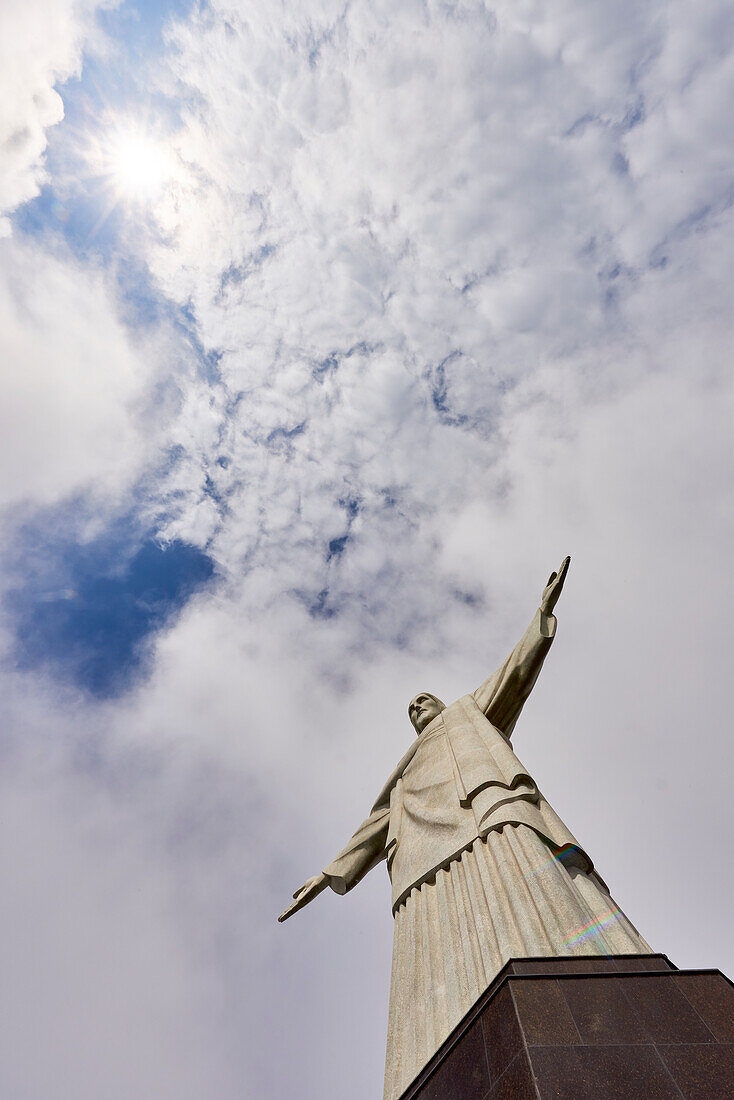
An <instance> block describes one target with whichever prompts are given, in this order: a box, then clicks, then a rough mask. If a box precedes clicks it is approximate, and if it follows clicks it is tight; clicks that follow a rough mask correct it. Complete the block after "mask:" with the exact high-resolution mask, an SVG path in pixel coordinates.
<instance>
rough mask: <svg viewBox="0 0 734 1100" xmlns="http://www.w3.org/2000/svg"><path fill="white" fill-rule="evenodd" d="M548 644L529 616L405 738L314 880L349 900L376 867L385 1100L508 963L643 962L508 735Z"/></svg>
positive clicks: (541, 618)
mask: <svg viewBox="0 0 734 1100" xmlns="http://www.w3.org/2000/svg"><path fill="white" fill-rule="evenodd" d="M555 631H556V619H555V617H554V616H552V615H545V614H544V613H543V612H542V611H541V610H538V612H537V613H536V615H535V618H534V619H533V621H532V623H531V624H530V626H529V628H528V630H527V631H526V632H525V635H524V636H523V638H522V639H521V641H520V642H519V643H518V645H517V646H516V647H515V649H514V650H513V651H512V653H511V654H510V656H509V657H508V658H507V660H506V661H505V663H504V665H503V666H502V668H500V669H499V670H498V671H497V672H495V673H494V675H493V676H491V677H490V678H489V679H488V680H486V681H485V683H483V684H482V685H481V687H479V688H478V689H477V690H476V691H475V692H474V693H473V694H472V695H465V696H463V697H462V698H461V699H458V700H457V701H456V702H455V703H452V704H451V705H450V706H449V707H446V709H445V710H443V711H442V713H441V714H440V715H438V716H437V717H436V718H434V719H433V721H432V722H431V723H430V725H428V726H427V727H426V728H425V729H424V730H423V732H422V733H421V734H420V735H419V736H418V737H417V738H416V740H415V741H414V742H413V744H412V745H411V747H410V749H409V750H408V752H406V754H405V755H404V756H403V758H402V760H401V761H400V763H399V764H398V765H397V767H396V768H395V770H394V771H393V773H392V775H391V776H390V777H389V779H388V780H387V782H386V783H385V786H384V787H383V789H382V791H381V792H380V794H379V796H378V798H377V800H376V802H375V804H374V806H373V807H372V811H371V813H370V815H369V817H368V818H367V819H366V821H364V823H363V824H362V825H361V826H360V827H359V829H358V830H357V831H356V833H355V834H354V836H353V837H352V839H351V840H350V841H349V843H348V844H347V846H346V847H345V848H344V849H343V850H342V851H341V852H340V853H339V855H338V856H337V857H336V858H335V859H334V860H332V862H331V863H330V864H329V865H328V866H327V867H326V868H324V874H325V875H326V876H327V879H328V883H329V885H330V886H331V888H332V889H333V890H335V891H336V892H337V893H339V894H344V893H346V892H347V891H348V890H351V889H352V888H353V887H354V886H355V885H356V884H357V883H358V882H359V881H360V880H361V879H362V878H363V877H364V875H366V874H367V872H368V871H369V870H371V868H372V867H374V866H375V865H376V864H377V863H379V862H380V861H381V860H383V859H385V860H387V867H388V873H389V875H390V879H391V882H392V903H393V914H394V916H395V939H394V950H393V972H392V981H391V990H390V1018H389V1030H388V1047H387V1062H386V1073H385V1100H396V1098H397V1097H398V1096H400V1094H401V1093H402V1092H403V1091H404V1090H405V1089H406V1088H407V1086H408V1085H409V1084H410V1082H411V1081H412V1080H413V1078H414V1077H415V1076H416V1074H417V1073H418V1072H419V1070H420V1069H421V1068H422V1066H423V1065H424V1064H425V1062H426V1061H427V1060H428V1059H429V1058H430V1056H431V1055H432V1054H433V1053H434V1051H435V1050H436V1049H437V1048H438V1047H439V1046H440V1044H441V1043H442V1042H443V1040H444V1039H445V1038H446V1036H447V1035H448V1034H449V1032H450V1031H451V1030H452V1028H453V1027H454V1026H455V1025H456V1024H457V1023H458V1022H459V1020H460V1019H461V1018H462V1016H463V1015H464V1014H465V1013H466V1012H467V1011H468V1009H469V1008H470V1007H471V1005H472V1004H473V1002H474V1001H475V1000H476V999H477V997H479V996H480V994H481V993H482V992H483V991H484V989H485V988H486V987H487V985H488V984H489V982H490V981H491V980H492V978H493V977H494V975H495V974H496V973H497V972H498V971H499V970H500V969H501V968H502V966H504V964H505V963H506V962H507V961H508V959H509V958H511V957H513V956H514V957H518V956H525V957H527V956H533V955H563V954H645V953H647V952H649V950H650V948H649V945H648V944H647V943H646V942H645V941H644V940H643V939H642V937H641V936H639V934H638V933H637V931H636V930H635V929H634V928H633V926H632V925H631V924H630V923H629V921H628V920H627V918H626V917H624V915H623V914H622V913H621V912H620V910H619V909H618V908H617V906H616V905H615V904H614V902H613V901H612V899H611V898H610V896H609V893H608V890H607V888H606V886H605V885H604V883H603V882H602V880H601V879H600V878H599V876H598V875H597V874H596V873H595V872H594V869H593V865H592V862H591V859H590V858H589V856H588V855H587V853H586V852H585V851H584V850H583V848H581V846H580V845H579V843H578V842H577V841H576V839H575V837H574V836H573V835H572V834H571V833H570V832H569V830H568V829H567V828H566V826H565V825H564V824H563V822H562V821H561V819H560V818H559V817H558V815H557V814H556V813H555V812H554V810H553V809H552V807H551V806H550V805H549V804H548V803H547V802H546V801H545V799H544V798H543V795H542V794H541V792H540V791H539V790H538V788H537V786H536V784H535V781H534V780H533V778H532V776H531V774H530V772H529V771H528V769H527V768H526V767H525V766H524V765H523V764H522V763H521V761H520V760H519V759H518V757H517V756H516V755H515V753H514V751H513V749H512V746H511V744H510V736H511V734H512V731H513V729H514V727H515V723H516V721H517V718H518V716H519V714H520V711H521V710H522V707H523V705H524V703H525V700H526V699H527V697H528V696H529V694H530V692H531V691H532V688H533V686H534V684H535V681H536V680H537V677H538V674H539V673H540V669H541V667H542V664H543V661H544V660H545V657H546V655H547V653H548V650H549V649H550V646H551V643H552V640H553V637H554V635H555Z"/></svg>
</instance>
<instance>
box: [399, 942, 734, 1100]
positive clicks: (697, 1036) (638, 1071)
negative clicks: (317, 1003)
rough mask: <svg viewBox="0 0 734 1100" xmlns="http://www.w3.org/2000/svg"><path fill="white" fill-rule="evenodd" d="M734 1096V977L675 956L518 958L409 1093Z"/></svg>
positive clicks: (451, 1097)
mask: <svg viewBox="0 0 734 1100" xmlns="http://www.w3.org/2000/svg"><path fill="white" fill-rule="evenodd" d="M551 1097H553V1098H558V1100H613V1098H614V1100H637V1098H638V1097H639V1098H645V1100H658V1098H661V1100H662V1098H665V1100H667V1098H668V1097H670V1098H671V1100H672V1098H673V1097H675V1100H681V1097H686V1098H688V1100H725V1098H727V1097H729V1098H732V1100H734V985H733V984H732V983H731V982H730V981H729V979H728V978H726V977H725V976H724V975H723V974H722V973H721V972H720V971H719V970H678V969H677V968H676V967H675V966H673V964H672V963H671V962H670V961H669V960H668V959H667V958H666V956H665V955H617V956H614V957H612V958H596V957H591V956H586V957H583V958H575V959H571V958H553V959H514V960H512V961H511V962H509V963H508V964H507V965H506V966H505V967H504V968H503V969H502V970H501V971H500V973H499V974H498V975H497V977H496V978H495V980H494V981H493V982H492V984H491V985H490V986H489V988H488V989H487V990H486V992H485V993H484V994H482V996H481V997H480V998H479V1000H478V1001H477V1002H476V1004H475V1005H474V1006H473V1007H472V1008H471V1009H470V1011H469V1012H468V1013H467V1014H466V1016H465V1017H464V1019H463V1020H462V1021H461V1023H460V1024H459V1025H458V1027H456V1028H455V1030H454V1031H453V1032H452V1034H451V1035H450V1036H449V1037H448V1039H447V1040H446V1041H445V1042H444V1043H443V1045H442V1046H441V1047H440V1048H439V1050H438V1051H437V1052H436V1054H435V1055H434V1056H433V1058H432V1059H431V1061H430V1062H429V1063H428V1065H427V1066H426V1067H425V1068H424V1069H423V1070H422V1072H421V1073H420V1074H419V1075H418V1077H417V1078H416V1079H415V1081H414V1082H413V1083H412V1085H410V1087H409V1088H408V1089H407V1090H406V1091H405V1092H404V1093H403V1095H402V1097H401V1100H551Z"/></svg>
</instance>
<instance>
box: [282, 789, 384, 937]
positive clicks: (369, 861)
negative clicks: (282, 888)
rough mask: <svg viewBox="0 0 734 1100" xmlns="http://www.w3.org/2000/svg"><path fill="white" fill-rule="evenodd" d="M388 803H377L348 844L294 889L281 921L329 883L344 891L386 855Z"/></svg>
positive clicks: (355, 883)
mask: <svg viewBox="0 0 734 1100" xmlns="http://www.w3.org/2000/svg"><path fill="white" fill-rule="evenodd" d="M389 821H390V806H389V804H388V805H387V806H382V807H377V806H375V808H374V809H373V810H372V813H371V814H370V816H369V817H368V818H367V820H366V821H363V822H362V824H361V825H360V827H359V828H358V829H357V831H356V833H355V834H354V836H353V837H352V839H351V840H350V841H349V843H348V844H347V846H346V847H345V848H343V849H342V851H341V852H340V853H339V855H338V856H337V857H336V858H335V859H333V860H332V861H331V863H330V864H329V865H328V866H327V867H325V868H324V870H323V871H322V872H321V874H320V875H314V876H313V878H310V879H309V880H308V882H306V883H304V885H303V886H302V887H301V888H300V890H296V892H295V894H294V895H293V897H294V898H295V901H294V902H293V903H292V904H291V905H289V906H288V908H287V909H286V910H285V912H284V913H281V915H280V916H279V917H278V920H279V921H280V922H281V923H282V922H283V921H284V920H287V919H288V917H292V916H293V914H294V913H297V912H298V910H299V909H302V908H303V907H304V905H308V903H309V902H310V901H313V899H314V898H315V897H317V896H318V895H319V894H320V893H321V891H322V890H325V889H326V887H327V886H330V887H331V889H332V890H334V891H335V892H336V893H337V894H346V893H347V891H348V890H351V889H352V887H353V886H356V885H357V883H358V882H360V881H361V880H362V879H363V878H364V876H365V875H366V874H367V872H368V871H371V870H372V868H373V867H375V866H376V865H377V864H378V863H380V862H381V861H382V860H383V859H385V857H386V855H387V848H386V846H385V845H386V841H387V830H388V825H389Z"/></svg>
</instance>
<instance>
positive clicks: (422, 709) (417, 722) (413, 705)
mask: <svg viewBox="0 0 734 1100" xmlns="http://www.w3.org/2000/svg"><path fill="white" fill-rule="evenodd" d="M445 709H446V708H445V707H444V704H443V703H442V702H441V700H440V699H437V698H436V696H435V695H429V693H428V692H427V691H423V692H421V693H420V695H416V697H415V699H411V701H410V706H409V707H408V717H409V718H410V720H411V722H412V723H413V726H414V728H415V732H416V733H423V730H424V729H425V728H426V726H427V725H428V724H429V722H432V721H433V719H434V718H437V717H438V715H439V714H440V713H441V711H442V710H445Z"/></svg>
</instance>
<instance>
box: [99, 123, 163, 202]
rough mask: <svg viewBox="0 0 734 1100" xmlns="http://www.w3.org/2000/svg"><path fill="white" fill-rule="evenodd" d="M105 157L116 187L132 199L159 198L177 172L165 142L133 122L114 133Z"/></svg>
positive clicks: (120, 192) (134, 200)
mask: <svg viewBox="0 0 734 1100" xmlns="http://www.w3.org/2000/svg"><path fill="white" fill-rule="evenodd" d="M105 160H106V165H105V167H106V173H105V174H106V175H107V176H108V178H109V181H110V184H111V186H112V188H113V190H114V191H115V193H116V195H117V196H118V198H120V199H127V200H128V201H133V202H149V201H151V200H153V199H155V198H156V197H157V196H158V195H159V194H160V193H161V191H162V190H163V188H164V187H165V185H166V183H167V182H168V181H169V180H170V179H171V177H172V175H173V158H172V156H171V153H170V151H169V150H168V149H167V147H166V146H165V144H164V143H163V142H161V141H159V140H157V139H156V138H154V137H152V136H151V135H150V134H148V133H145V132H144V131H143V130H139V129H137V128H135V127H133V126H129V127H123V128H120V129H118V130H117V131H116V132H115V133H114V134H113V135H112V136H111V140H110V144H109V149H108V150H107V154H106V157H105Z"/></svg>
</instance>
